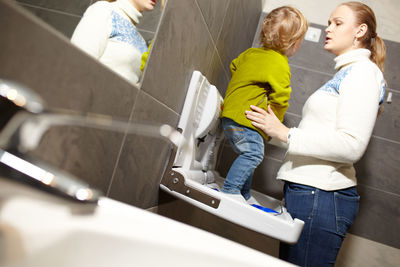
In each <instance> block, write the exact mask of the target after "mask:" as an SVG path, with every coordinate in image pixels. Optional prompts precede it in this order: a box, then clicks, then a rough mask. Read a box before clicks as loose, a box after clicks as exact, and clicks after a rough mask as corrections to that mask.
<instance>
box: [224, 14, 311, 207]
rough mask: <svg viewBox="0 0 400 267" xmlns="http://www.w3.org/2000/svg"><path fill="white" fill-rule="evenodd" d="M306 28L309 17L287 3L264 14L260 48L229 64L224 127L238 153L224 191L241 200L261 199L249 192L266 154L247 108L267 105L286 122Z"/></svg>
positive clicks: (247, 52) (245, 53)
mask: <svg viewBox="0 0 400 267" xmlns="http://www.w3.org/2000/svg"><path fill="white" fill-rule="evenodd" d="M307 29H308V21H307V20H306V19H305V17H304V16H303V14H302V13H301V12H300V11H299V10H297V9H296V8H293V7H290V6H283V7H279V8H276V9H274V10H272V11H271V12H270V13H269V14H268V15H267V17H266V18H265V20H264V22H263V26H262V30H261V34H260V42H261V44H262V47H260V48H249V49H247V50H246V51H244V52H243V53H241V54H240V55H239V57H237V58H236V59H234V60H233V61H232V63H231V65H230V70H231V75H232V78H231V80H230V82H229V85H228V88H227V91H226V94H225V99H224V108H223V112H222V127H223V129H224V133H225V136H226V138H227V139H228V140H229V143H230V144H231V146H232V148H233V150H234V151H235V152H236V153H237V154H238V155H239V156H238V157H237V158H236V160H235V161H234V163H233V164H232V166H231V168H230V170H229V172H228V174H227V177H226V180H225V182H224V185H223V187H222V189H221V191H222V192H223V193H226V194H228V195H229V196H230V197H232V198H234V199H237V200H239V201H241V202H243V203H246V201H247V203H249V204H259V203H258V202H257V201H256V200H255V199H254V198H253V197H252V196H251V195H250V187H251V182H252V177H253V173H254V170H255V169H256V167H257V166H258V165H259V164H260V163H261V161H262V160H263V158H264V139H266V140H268V139H269V138H268V136H266V135H265V134H264V133H263V132H262V131H261V130H259V129H256V128H255V127H254V126H253V125H252V124H251V121H250V120H248V119H247V118H246V115H245V110H250V105H255V106H258V107H260V108H263V109H265V110H267V107H268V105H269V106H270V107H271V109H272V110H273V111H274V113H275V115H276V116H277V117H278V118H279V119H280V120H281V121H282V120H283V116H284V114H285V112H286V110H287V108H288V106H289V103H288V102H289V97H290V92H291V88H290V75H291V74H290V67H289V63H288V57H290V56H292V55H294V54H295V53H296V52H297V50H298V49H299V47H300V45H301V42H302V40H303V38H304V36H305V34H306V31H307Z"/></svg>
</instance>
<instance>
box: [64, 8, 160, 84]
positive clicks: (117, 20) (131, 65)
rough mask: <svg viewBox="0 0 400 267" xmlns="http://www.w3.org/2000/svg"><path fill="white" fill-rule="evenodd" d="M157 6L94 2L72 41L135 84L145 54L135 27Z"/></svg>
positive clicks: (141, 39) (144, 43)
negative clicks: (143, 14)
mask: <svg viewBox="0 0 400 267" xmlns="http://www.w3.org/2000/svg"><path fill="white" fill-rule="evenodd" d="M156 4H157V0H116V1H115V0H109V1H97V2H96V3H94V4H92V5H91V6H90V7H89V8H88V9H87V10H86V11H85V13H84V15H83V17H82V19H81V21H80V22H79V24H78V26H77V27H76V29H75V31H74V33H73V35H72V38H71V42H72V43H73V44H75V45H77V46H78V47H80V48H81V49H82V50H84V51H85V52H86V53H88V54H89V55H91V56H93V57H94V58H96V59H98V60H100V62H102V63H103V64H105V65H107V66H108V67H110V68H111V69H112V70H114V71H115V72H117V73H118V74H120V75H121V76H122V77H124V78H125V79H127V80H128V81H130V82H131V83H134V84H136V83H137V82H138V81H139V78H140V75H141V71H140V64H141V56H142V54H143V53H144V52H146V51H147V45H146V42H145V40H144V39H143V37H142V36H141V35H140V33H139V32H138V30H137V28H136V24H138V23H139V19H140V18H142V13H143V12H144V11H151V10H153V9H154V7H155V5H156Z"/></svg>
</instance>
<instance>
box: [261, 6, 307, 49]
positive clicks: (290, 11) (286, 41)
mask: <svg viewBox="0 0 400 267" xmlns="http://www.w3.org/2000/svg"><path fill="white" fill-rule="evenodd" d="M307 29H308V21H307V19H306V18H305V17H304V16H303V14H302V13H301V12H300V11H299V10H298V9H296V8H294V7H291V6H282V7H278V8H276V9H274V10H272V11H271V12H270V13H269V14H268V15H267V17H266V18H265V19H264V23H263V25H262V29H261V33H260V42H261V44H262V45H263V46H264V47H266V48H269V49H273V50H277V51H279V52H281V53H283V54H286V52H287V51H288V50H289V49H290V48H291V47H292V46H293V45H294V44H296V43H297V42H298V41H300V40H302V39H303V38H304V36H305V34H306V32H307Z"/></svg>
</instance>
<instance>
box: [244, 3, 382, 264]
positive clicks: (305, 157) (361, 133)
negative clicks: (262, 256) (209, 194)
mask: <svg viewBox="0 0 400 267" xmlns="http://www.w3.org/2000/svg"><path fill="white" fill-rule="evenodd" d="M328 24H329V26H328V27H327V28H326V30H325V31H326V41H325V46H324V48H325V49H326V50H327V51H329V52H331V53H333V54H334V55H336V58H335V62H336V66H335V69H336V70H337V73H336V74H335V76H334V77H333V78H332V79H331V80H330V81H328V82H327V83H326V84H325V85H323V86H322V87H321V88H319V89H318V90H317V91H316V92H314V93H313V94H312V95H311V96H310V97H309V98H308V100H307V101H306V103H305V104H304V108H303V114H302V120H301V122H300V124H299V126H298V127H297V128H290V129H289V128H287V127H286V126H285V125H283V124H282V123H281V122H280V121H279V119H278V118H276V116H275V115H274V113H273V112H272V110H271V109H270V108H268V110H267V111H265V110H263V109H260V108H258V107H255V106H252V107H251V109H252V111H246V114H247V118H248V119H250V120H251V121H252V124H253V125H254V126H255V127H257V128H258V129H260V130H262V131H263V132H264V133H265V134H268V135H269V136H271V137H272V138H276V139H278V140H280V141H282V142H285V143H287V144H288V150H287V153H286V157H285V160H284V163H283V165H282V167H281V168H280V170H279V172H278V177H277V179H280V180H283V181H285V186H284V194H285V200H286V205H287V210H288V211H289V212H290V213H291V214H292V215H293V216H294V217H296V218H299V219H301V220H303V221H304V222H305V226H304V229H303V232H302V234H301V236H300V239H299V241H298V243H297V244H295V245H287V244H281V247H280V257H281V258H282V259H284V260H287V261H289V262H292V263H295V264H297V265H300V266H318V267H320V266H333V265H334V263H335V261H336V257H337V255H338V252H339V249H340V247H341V245H342V241H343V239H344V237H345V235H346V233H347V231H348V229H349V227H350V226H351V225H352V223H353V221H354V218H355V216H356V214H357V211H358V202H359V196H358V194H357V190H356V185H357V179H356V176H355V169H354V167H353V164H354V163H355V162H356V161H358V160H359V159H360V158H361V157H362V155H363V154H364V152H365V150H366V148H367V145H368V142H369V140H370V138H371V135H372V130H373V128H374V125H375V121H376V118H377V114H378V111H379V107H380V104H381V103H382V102H383V97H384V94H385V80H384V77H383V64H384V61H385V57H386V49H385V44H384V43H383V41H382V39H381V38H380V37H379V36H378V34H377V32H376V19H375V15H374V13H373V11H372V10H371V8H369V7H368V6H367V5H365V4H362V3H359V2H347V3H342V4H340V5H339V6H338V7H337V8H336V9H335V10H334V11H333V13H332V14H331V16H330V18H329V23H328Z"/></svg>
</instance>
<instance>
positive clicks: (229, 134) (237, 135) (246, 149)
mask: <svg viewBox="0 0 400 267" xmlns="http://www.w3.org/2000/svg"><path fill="white" fill-rule="evenodd" d="M222 128H223V129H224V133H225V137H226V138H227V140H228V141H229V143H230V144H231V146H232V148H233V150H234V151H235V152H236V153H237V154H239V156H238V157H237V158H236V160H235V161H234V162H233V164H232V166H231V168H230V169H229V172H228V174H227V176H226V179H225V182H224V186H223V187H222V189H221V191H222V192H224V193H230V194H242V196H243V197H244V198H245V199H246V200H247V199H249V198H250V197H251V195H250V188H251V181H252V179H253V173H254V170H255V169H256V168H257V166H258V165H259V164H260V163H261V161H262V160H263V158H264V139H263V137H262V136H261V134H259V133H258V132H257V131H255V130H253V129H250V128H247V127H245V126H242V125H240V124H237V123H236V122H234V121H233V120H231V119H228V118H222Z"/></svg>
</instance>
